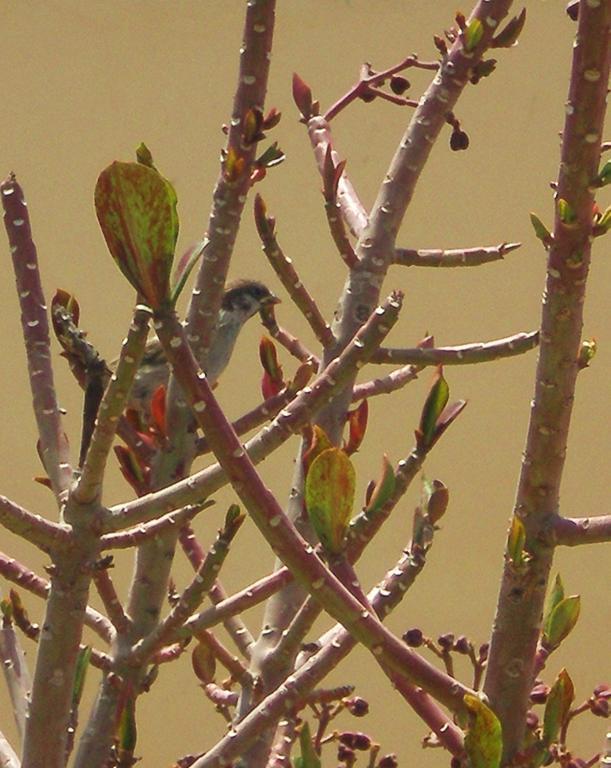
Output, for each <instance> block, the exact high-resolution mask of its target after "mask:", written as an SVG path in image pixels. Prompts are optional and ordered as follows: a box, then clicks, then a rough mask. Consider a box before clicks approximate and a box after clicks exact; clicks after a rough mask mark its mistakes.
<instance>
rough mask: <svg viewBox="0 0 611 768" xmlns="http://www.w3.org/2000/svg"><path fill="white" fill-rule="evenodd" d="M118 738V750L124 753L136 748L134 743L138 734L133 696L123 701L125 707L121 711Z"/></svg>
mask: <svg viewBox="0 0 611 768" xmlns="http://www.w3.org/2000/svg"><path fill="white" fill-rule="evenodd" d="M118 736H119V748H120V749H121V750H122V751H124V752H128V753H131V752H133V751H134V749H135V747H136V741H137V738H138V732H137V729H136V705H135V703H134V698H133V696H130V697H129V698H128V699H127V700H126V701H125V705H124V706H123V709H122V710H121V717H120V718H119V728H118Z"/></svg>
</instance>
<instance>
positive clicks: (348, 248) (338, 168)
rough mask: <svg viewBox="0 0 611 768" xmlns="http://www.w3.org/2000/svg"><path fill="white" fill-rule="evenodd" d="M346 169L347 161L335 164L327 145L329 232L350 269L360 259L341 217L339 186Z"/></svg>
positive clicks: (325, 179)
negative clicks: (338, 195)
mask: <svg viewBox="0 0 611 768" xmlns="http://www.w3.org/2000/svg"><path fill="white" fill-rule="evenodd" d="M345 167H346V161H345V160H342V162H340V163H337V164H335V162H334V160H333V152H332V150H331V145H330V144H329V145H327V151H326V153H325V163H324V171H323V194H324V197H325V213H326V214H327V223H328V224H329V231H330V232H331V237H332V238H333V242H334V243H335V245H336V247H337V250H338V252H339V255H340V256H341V257H342V259H343V261H344V263H345V265H346V266H347V267H348V269H353V267H355V266H356V264H357V262H358V259H357V256H356V253H355V252H354V248H353V247H352V243H351V242H350V240H349V239H348V234H347V232H346V228H345V226H344V219H343V217H342V215H341V206H340V203H339V201H338V197H337V190H338V186H339V183H340V180H341V177H342V174H343V173H344V168H345Z"/></svg>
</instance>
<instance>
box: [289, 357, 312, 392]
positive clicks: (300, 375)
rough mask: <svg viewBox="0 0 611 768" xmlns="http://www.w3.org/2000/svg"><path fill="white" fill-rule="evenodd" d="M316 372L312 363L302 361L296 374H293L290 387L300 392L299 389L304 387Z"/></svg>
mask: <svg viewBox="0 0 611 768" xmlns="http://www.w3.org/2000/svg"><path fill="white" fill-rule="evenodd" d="M313 373H314V369H313V368H312V365H311V364H310V363H301V365H300V366H299V368H297V370H296V371H295V375H294V376H293V380H292V381H291V382H290V383H289V385H288V386H289V387H290V389H291V391H292V392H299V390H301V389H303V388H304V387H305V386H306V384H307V383H308V381H310V379H311V378H312V374H313Z"/></svg>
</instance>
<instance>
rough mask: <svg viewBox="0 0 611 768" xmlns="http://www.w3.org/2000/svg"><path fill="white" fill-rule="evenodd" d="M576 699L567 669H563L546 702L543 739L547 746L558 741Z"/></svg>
mask: <svg viewBox="0 0 611 768" xmlns="http://www.w3.org/2000/svg"><path fill="white" fill-rule="evenodd" d="M574 698H575V689H574V687H573V681H572V680H571V678H570V677H569V673H568V672H567V671H566V669H561V670H560V672H559V674H558V677H557V678H556V681H555V682H554V684H553V685H552V688H551V690H550V692H549V695H548V697H547V701H546V702H545V712H544V714H543V739H544V741H545V743H546V744H552V743H553V742H554V741H556V740H557V738H558V734H559V733H560V729H561V728H562V726H563V725H564V723H565V722H566V719H567V717H568V714H569V711H570V709H571V704H572V703H573V699H574Z"/></svg>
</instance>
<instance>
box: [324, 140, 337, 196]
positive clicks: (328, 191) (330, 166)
mask: <svg viewBox="0 0 611 768" xmlns="http://www.w3.org/2000/svg"><path fill="white" fill-rule="evenodd" d="M334 177H335V163H334V162H333V150H332V149H331V145H330V144H327V149H326V150H325V159H324V163H323V174H322V180H323V187H324V194H325V200H326V201H327V202H331V201H332V200H333V199H334V192H333V179H334Z"/></svg>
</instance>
